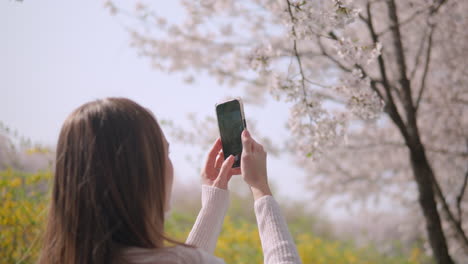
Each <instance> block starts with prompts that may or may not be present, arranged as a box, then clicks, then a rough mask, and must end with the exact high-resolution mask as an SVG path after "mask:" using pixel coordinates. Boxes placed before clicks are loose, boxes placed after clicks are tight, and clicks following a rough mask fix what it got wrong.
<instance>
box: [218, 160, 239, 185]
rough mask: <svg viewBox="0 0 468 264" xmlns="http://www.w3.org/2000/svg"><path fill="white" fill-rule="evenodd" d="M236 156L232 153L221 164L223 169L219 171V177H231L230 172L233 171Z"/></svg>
mask: <svg viewBox="0 0 468 264" xmlns="http://www.w3.org/2000/svg"><path fill="white" fill-rule="evenodd" d="M234 161H235V159H234V156H233V155H230V156H229V157H228V158H227V159H226V160H225V161H224V162H223V165H222V166H221V170H220V172H219V175H218V178H220V179H221V180H222V179H226V180H228V179H229V172H230V171H231V168H232V165H234Z"/></svg>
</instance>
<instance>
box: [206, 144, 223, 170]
mask: <svg viewBox="0 0 468 264" xmlns="http://www.w3.org/2000/svg"><path fill="white" fill-rule="evenodd" d="M221 149H222V144H221V138H217V139H216V141H215V143H214V144H213V146H212V147H211V150H210V152H209V153H208V158H207V160H206V166H207V167H208V168H213V167H214V165H215V162H216V155H218V152H219V151H220V150H221Z"/></svg>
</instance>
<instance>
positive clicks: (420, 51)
mask: <svg viewBox="0 0 468 264" xmlns="http://www.w3.org/2000/svg"><path fill="white" fill-rule="evenodd" d="M426 36H427V31H424V35H423V37H422V38H421V43H420V44H419V48H418V53H416V57H415V60H414V67H413V70H412V71H411V74H410V79H411V80H413V78H414V75H416V71H417V70H418V67H419V63H420V62H421V56H422V54H423V50H424V44H426Z"/></svg>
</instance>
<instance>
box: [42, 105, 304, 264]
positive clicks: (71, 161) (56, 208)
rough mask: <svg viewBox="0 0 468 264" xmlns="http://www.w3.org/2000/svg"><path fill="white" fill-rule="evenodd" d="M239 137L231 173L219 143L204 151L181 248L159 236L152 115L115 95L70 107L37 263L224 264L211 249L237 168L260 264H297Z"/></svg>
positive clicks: (164, 169)
mask: <svg viewBox="0 0 468 264" xmlns="http://www.w3.org/2000/svg"><path fill="white" fill-rule="evenodd" d="M242 141H243V142H242V143H243V153H242V157H241V164H242V165H241V169H233V168H232V164H233V163H234V158H233V157H232V156H230V157H229V158H227V159H226V160H224V161H223V158H222V157H223V155H222V151H221V142H220V139H218V140H217V141H216V142H215V144H214V145H213V147H212V149H211V150H210V152H209V154H208V158H207V161H206V164H205V167H204V169H203V171H202V182H203V185H202V209H201V211H200V213H199V215H198V218H197V220H196V222H195V225H194V227H193V229H192V231H191V232H190V234H189V237H188V239H187V241H186V243H185V244H184V243H180V242H176V241H174V240H172V239H170V238H168V237H167V236H166V235H165V233H164V230H163V229H164V213H165V212H167V210H168V209H169V200H170V196H171V189H172V183H173V167H172V163H171V160H170V158H169V155H168V153H169V143H168V142H167V140H166V138H165V136H164V134H163V132H162V130H161V128H160V127H159V125H158V123H157V121H156V119H155V117H154V116H153V115H152V113H151V112H149V111H148V110H146V109H145V108H143V107H141V106H140V105H138V104H137V103H135V102H133V101H131V100H129V99H125V98H106V99H103V100H96V101H93V102H89V103H86V104H84V105H83V106H81V107H79V108H78V109H76V110H75V111H74V112H73V113H72V114H71V115H70V116H69V117H68V118H67V119H66V121H65V123H64V124H63V127H62V129H61V132H60V136H59V140H58V145H57V156H56V167H55V175H54V183H53V191H52V200H51V205H50V212H49V216H48V222H47V229H46V233H45V237H44V245H43V250H42V252H41V257H40V260H39V263H41V264H46V263H47V264H55V263H61V264H62V263H67V264H76V263H224V262H223V260H221V259H219V258H217V257H214V256H213V253H214V250H215V245H216V241H217V238H218V235H219V232H220V230H221V226H222V222H223V220H224V216H225V213H226V211H227V208H228V206H229V193H228V190H227V189H228V182H229V180H230V178H231V176H232V175H234V174H240V173H241V172H242V177H243V179H244V180H245V182H246V183H247V184H249V185H250V188H251V190H252V193H253V197H254V199H255V214H256V216H257V221H258V226H259V232H260V237H261V242H262V247H263V252H264V255H265V263H300V260H299V257H298V254H297V250H296V247H295V245H294V243H293V241H292V238H291V235H290V234H289V232H288V229H287V226H286V222H285V220H284V219H283V217H282V215H281V214H280V209H279V207H278V204H277V203H276V202H275V200H274V199H273V197H272V196H271V192H270V189H269V187H268V181H267V172H266V153H265V151H264V150H263V147H262V146H261V145H260V144H258V143H257V142H255V140H254V139H253V138H252V137H251V136H250V134H249V133H248V132H247V131H244V132H243V134H242ZM165 241H166V242H170V243H171V244H174V245H175V246H172V247H169V246H167V245H165V243H164V242H165ZM239 254H242V252H239Z"/></svg>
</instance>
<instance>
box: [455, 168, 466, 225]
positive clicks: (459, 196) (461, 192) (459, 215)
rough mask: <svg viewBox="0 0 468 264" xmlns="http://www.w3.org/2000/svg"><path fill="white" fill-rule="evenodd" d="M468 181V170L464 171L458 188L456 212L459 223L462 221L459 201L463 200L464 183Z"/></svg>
mask: <svg viewBox="0 0 468 264" xmlns="http://www.w3.org/2000/svg"><path fill="white" fill-rule="evenodd" d="M467 182H468V170H466V172H465V179H464V180H463V184H462V187H461V188H460V193H459V194H458V195H457V212H458V223H459V224H460V225H461V223H462V210H461V202H462V200H463V196H464V195H465V190H466V185H467Z"/></svg>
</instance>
